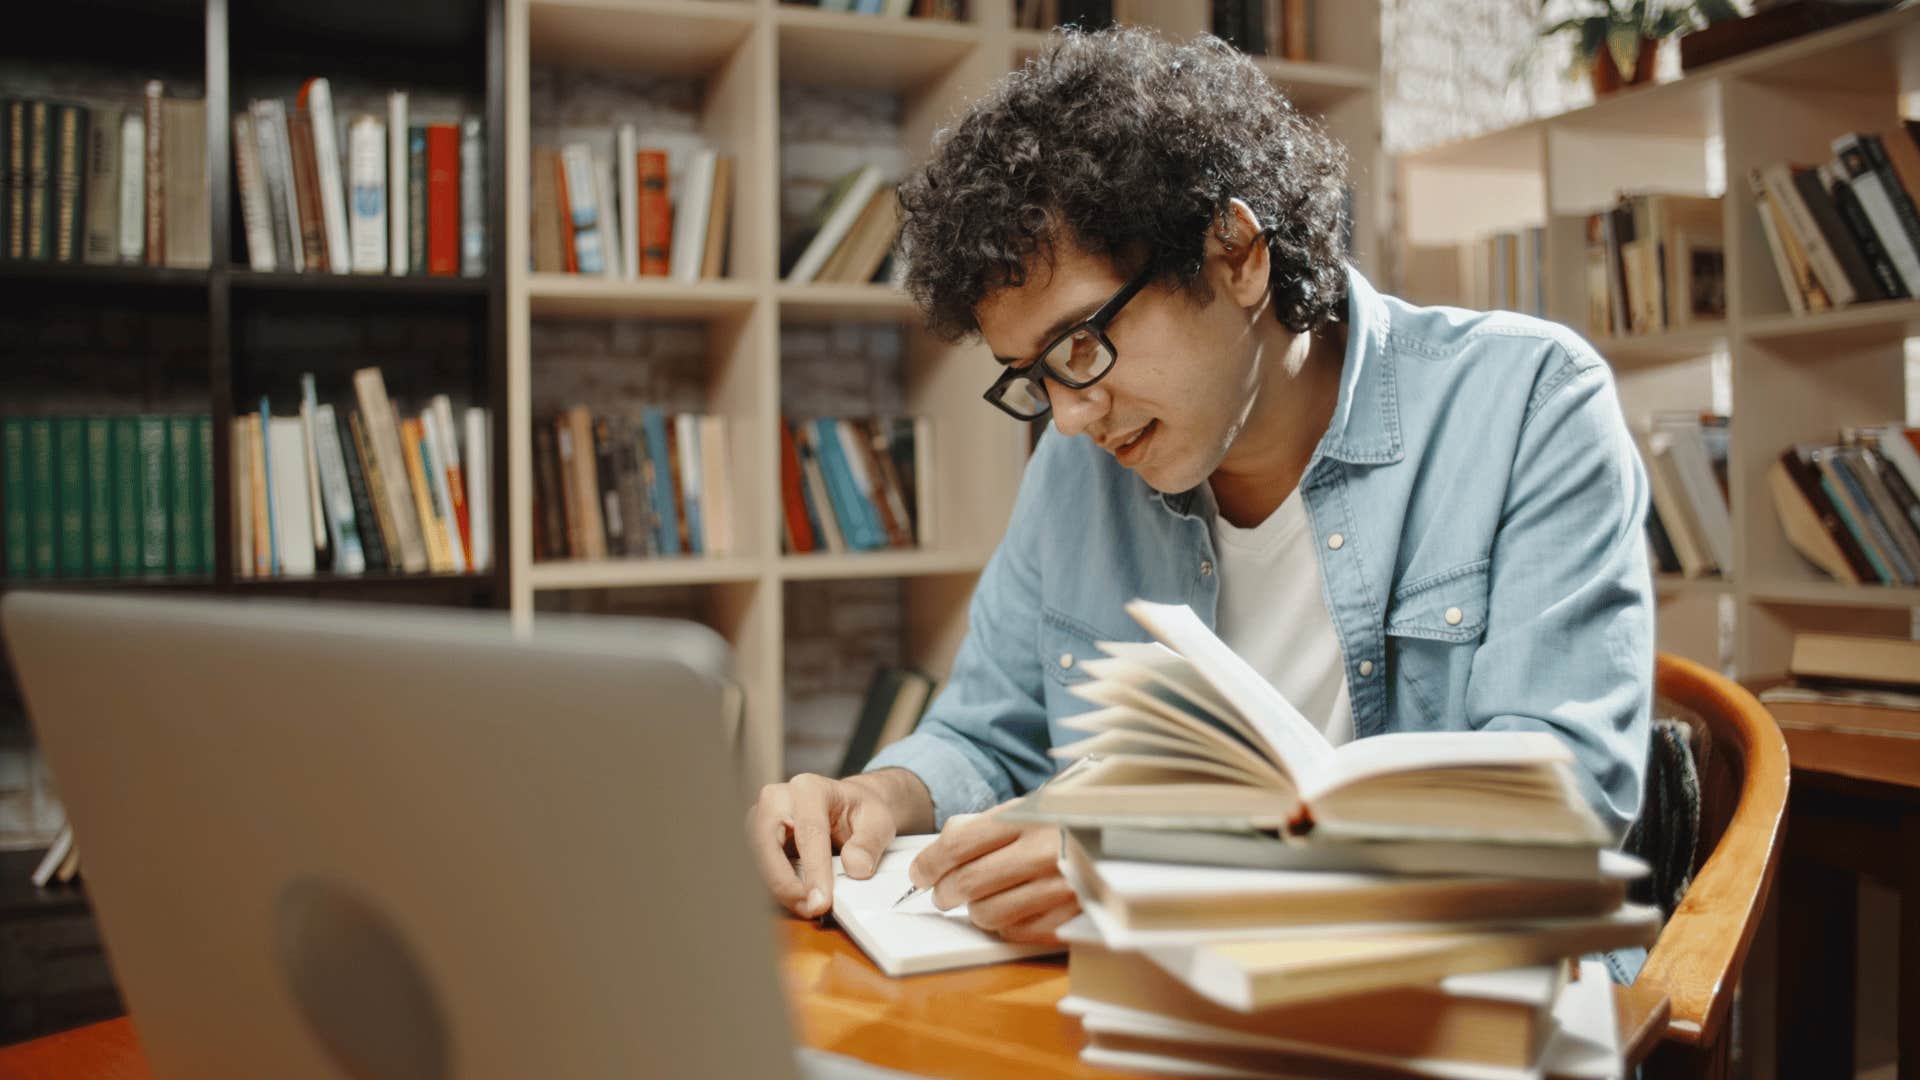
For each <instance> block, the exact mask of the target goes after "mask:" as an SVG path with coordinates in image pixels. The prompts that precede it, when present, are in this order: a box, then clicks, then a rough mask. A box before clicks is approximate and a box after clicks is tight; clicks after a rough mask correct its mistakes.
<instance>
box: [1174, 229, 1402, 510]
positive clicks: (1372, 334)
mask: <svg viewBox="0 0 1920 1080" xmlns="http://www.w3.org/2000/svg"><path fill="white" fill-rule="evenodd" d="M1346 321H1347V353H1346V358H1345V359H1344V360H1343V361H1342V370H1341V376H1340V396H1339V398H1338V400H1337V401H1336V402H1335V404H1334V408H1333V419H1332V420H1331V421H1330V422H1329V423H1328V425H1327V432H1326V434H1325V435H1323V436H1321V438H1320V445H1319V446H1317V447H1316V448H1315V449H1314V452H1313V458H1312V460H1311V461H1310V462H1309V463H1308V465H1307V471H1308V473H1309V474H1311V473H1312V471H1313V468H1314V466H1315V465H1317V464H1318V463H1319V461H1320V459H1321V458H1323V457H1325V458H1331V459H1333V460H1335V461H1339V462H1343V463H1345V464H1349V465H1390V464H1393V463H1394V462H1397V461H1399V460H1400V459H1401V457H1402V456H1404V454H1405V450H1404V449H1403V447H1402V445H1401V441H1400V392H1399V387H1398V385H1397V384H1396V383H1395V381H1394V370H1393V369H1394V363H1393V356H1392V354H1391V353H1389V352H1388V351H1387V331H1388V329H1389V327H1390V326H1391V324H1392V316H1391V314H1390V313H1389V312H1388V310H1387V304H1386V301H1385V300H1383V299H1381V297H1380V294H1379V292H1378V291H1376V290H1375V289H1374V287H1373V285H1372V283H1370V282H1368V281H1367V279H1366V277H1365V275H1363V274H1361V273H1360V271H1359V270H1357V269H1355V268H1354V267H1353V266H1352V265H1348V267H1347V320H1346ZM1148 490H1152V489H1150V488H1149V489H1148ZM1154 497H1155V498H1157V499H1159V500H1160V501H1161V503H1162V505H1164V506H1166V508H1167V509H1169V510H1171V511H1173V512H1174V513H1176V514H1179V515H1181V516H1183V517H1203V518H1204V517H1208V516H1211V514H1212V513H1213V489H1212V488H1211V487H1209V486H1208V484H1207V482H1206V481H1204V480H1202V481H1201V482H1200V483H1199V484H1198V485H1196V486H1194V487H1191V488H1188V489H1187V490H1185V491H1182V492H1177V493H1175V494H1171V495H1169V494H1165V493H1162V492H1157V491H1156V492H1154Z"/></svg>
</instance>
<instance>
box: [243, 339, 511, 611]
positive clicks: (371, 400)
mask: <svg viewBox="0 0 1920 1080" xmlns="http://www.w3.org/2000/svg"><path fill="white" fill-rule="evenodd" d="M300 387H301V400H300V407H299V411H298V414H297V415H294V416H275V415H274V414H273V408H272V403H271V402H269V401H268V399H267V398H265V397H262V398H261V399H260V408H259V411H258V412H256V413H248V414H245V415H241V416H236V417H235V418H234V420H233V431H232V435H233V444H232V446H233V452H232V456H231V461H232V475H231V476H230V478H229V479H230V481H231V483H232V485H233V486H232V496H233V544H234V548H233V550H234V573H235V576H237V577H240V578H243V579H245V578H266V577H305V576H310V575H312V574H315V573H318V572H321V571H327V572H330V573H333V574H338V575H348V576H351V575H359V574H368V573H406V574H419V573H428V572H431V573H465V572H478V571H482V570H486V569H488V568H489V567H490V566H491V565H492V562H493V524H492V521H493V519H492V512H491V507H492V504H493V501H492V499H491V498H490V497H489V494H488V486H489V484H490V482H491V480H490V478H491V476H492V470H491V468H490V467H489V454H488V446H489V438H488V426H489V418H488V416H487V410H485V409H483V408H479V407H472V408H468V409H465V410H464V411H463V412H462V413H461V414H460V416H459V420H458V424H457V426H456V417H455V412H454V409H453V405H452V402H451V400H450V399H449V398H448V397H447V395H445V394H438V395H435V396H434V397H433V398H431V399H430V400H429V401H428V402H427V403H426V405H425V407H424V408H422V409H421V411H420V412H419V413H418V414H408V413H402V412H399V411H397V410H396V408H395V406H394V404H393V401H392V399H390V398H389V397H388V396H387V387H386V381H385V379H384V378H383V377H382V376H381V374H380V369H379V368H377V367H368V368H361V369H360V370H358V371H356V372H354V373H353V394H352V400H353V401H354V402H356V405H355V406H346V407H343V408H342V409H338V410H336V408H335V407H334V405H333V403H332V402H323V401H321V400H320V398H319V394H318V387H317V385H316V384H315V381H314V378H313V376H311V375H304V376H302V377H301V379H300ZM463 440H464V442H465V448H464V452H463V449H462V445H461V444H462V441H463Z"/></svg>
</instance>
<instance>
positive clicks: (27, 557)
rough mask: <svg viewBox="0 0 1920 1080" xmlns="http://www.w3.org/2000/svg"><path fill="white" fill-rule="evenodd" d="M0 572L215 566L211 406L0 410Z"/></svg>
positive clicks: (132, 574) (190, 572)
mask: <svg viewBox="0 0 1920 1080" xmlns="http://www.w3.org/2000/svg"><path fill="white" fill-rule="evenodd" d="M0 469H4V476H5V478H4V483H0V519H4V521H5V527H6V531H5V547H6V563H5V569H6V573H5V576H6V577H7V578H9V579H11V580H16V581H18V580H29V579H39V580H44V579H47V578H138V577H169V576H171V577H204V576H208V575H211V574H212V573H213V490H212V488H213V418H212V417H211V416H207V415H206V414H204V413H203V414H180V415H172V416H159V415H152V414H147V415H137V416H136V415H128V416H8V417H4V418H0Z"/></svg>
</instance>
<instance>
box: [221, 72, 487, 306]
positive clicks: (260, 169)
mask: <svg viewBox="0 0 1920 1080" xmlns="http://www.w3.org/2000/svg"><path fill="white" fill-rule="evenodd" d="M419 119H421V118H420V117H416V116H413V115H411V114H410V112H409V106H408V96H407V92H406V91H404V90H395V91H392V92H391V93H389V94H388V95H387V100H386V115H385V116H380V115H376V114H374V113H371V112H358V113H354V114H353V115H351V116H340V115H339V114H337V113H336V112H335V110H334V102H333V89H332V86H331V84H330V83H329V82H328V81H327V80H326V79H324V78H312V79H308V80H307V81H306V82H305V83H303V84H301V87H300V92H299V94H298V95H297V96H296V97H295V98H294V100H293V103H292V104H291V105H289V104H288V103H286V102H283V101H281V100H279V99H278V98H259V99H256V100H254V101H252V102H250V103H249V104H248V106H247V110H246V111H245V112H243V113H238V114H236V115H235V116H234V118H233V170H234V179H235V181H236V183H235V186H234V190H235V191H236V192H237V193H238V197H239V202H240V217H241V222H242V225H243V226H244V228H243V229H242V235H243V236H244V238H245V241H246V250H247V266H248V267H249V268H250V269H253V270H256V271H260V272H263V273H264V272H272V271H280V272H292V273H334V274H348V273H352V274H398V275H405V274H415V275H419V274H432V275H446V276H451V275H459V276H463V277H480V276H483V275H484V274H486V272H487V204H486V175H487V172H486V147H485V140H484V136H483V135H482V133H481V124H480V118H479V117H478V116H458V117H450V118H447V119H446V120H444V121H440V122H430V123H424V124H422V123H417V122H415V121H417V120H419Z"/></svg>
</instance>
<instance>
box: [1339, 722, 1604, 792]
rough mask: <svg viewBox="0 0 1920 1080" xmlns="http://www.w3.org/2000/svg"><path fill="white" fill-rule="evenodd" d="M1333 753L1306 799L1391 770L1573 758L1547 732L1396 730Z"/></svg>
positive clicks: (1543, 763)
mask: <svg viewBox="0 0 1920 1080" xmlns="http://www.w3.org/2000/svg"><path fill="white" fill-rule="evenodd" d="M1331 756H1332V758H1333V760H1332V762H1331V763H1330V764H1329V766H1328V768H1327V771H1326V772H1325V773H1323V774H1321V775H1320V776H1317V777H1315V778H1314V781H1313V782H1312V783H1308V784H1302V785H1301V788H1302V797H1303V798H1306V799H1309V800H1311V799H1312V798H1313V796H1315V795H1320V794H1324V793H1326V792H1328V791H1331V790H1333V789H1335V788H1338V787H1342V786H1345V785H1349V784H1357V783H1359V782H1361V781H1363V780H1367V779H1369V778H1371V777H1376V776H1384V775H1387V774H1389V773H1399V772H1416V771H1423V770H1426V769H1450V768H1459V767H1464V766H1489V765H1492V766H1502V765H1505V766H1524V765H1546V764H1551V763H1553V762H1567V763H1571V762H1572V761H1573V751H1572V750H1570V749H1568V747H1567V744H1566V743H1564V742H1561V741H1560V739H1559V737H1558V736H1555V735H1551V734H1548V733H1547V732H1544V731H1394V732H1388V733H1387V734H1384V735H1375V736H1372V737H1371V738H1366V739H1355V740H1354V741H1352V742H1350V743H1347V744H1345V745H1343V746H1341V747H1340V748H1339V749H1337V750H1334V751H1333V753H1332V755H1331Z"/></svg>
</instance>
